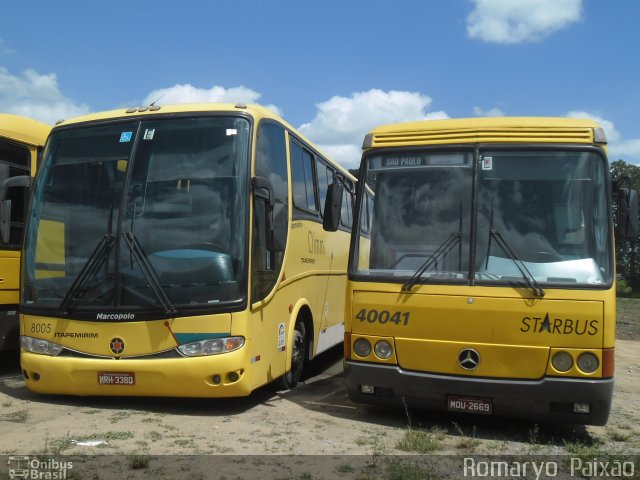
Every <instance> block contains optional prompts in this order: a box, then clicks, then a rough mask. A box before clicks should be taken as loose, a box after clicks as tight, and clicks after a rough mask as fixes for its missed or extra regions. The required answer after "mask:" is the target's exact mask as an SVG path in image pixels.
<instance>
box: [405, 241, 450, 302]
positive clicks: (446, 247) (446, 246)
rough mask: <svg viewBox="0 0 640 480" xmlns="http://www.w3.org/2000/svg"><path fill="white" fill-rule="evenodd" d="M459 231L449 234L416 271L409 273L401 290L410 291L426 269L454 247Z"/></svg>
mask: <svg viewBox="0 0 640 480" xmlns="http://www.w3.org/2000/svg"><path fill="white" fill-rule="evenodd" d="M460 238H461V235H460V232H455V233H452V234H451V235H449V237H448V238H447V239H446V240H445V241H444V242H443V243H442V244H441V245H440V246H439V247H438V248H436V251H435V252H433V253H432V254H431V256H430V257H429V258H427V259H426V260H425V262H424V263H423V264H422V265H421V266H420V268H418V270H416V272H415V273H414V274H413V275H411V278H409V280H407V281H406V282H404V284H403V285H402V291H403V292H410V291H411V289H412V288H413V286H414V285H415V284H416V282H417V281H418V279H419V278H420V277H421V276H422V274H423V273H424V272H426V271H427V269H428V268H429V267H430V266H431V265H433V264H434V263H436V262H437V261H438V260H439V259H440V258H442V257H444V256H445V255H447V254H448V253H449V251H451V249H452V248H453V247H455V246H456V245H457V244H458V243H460Z"/></svg>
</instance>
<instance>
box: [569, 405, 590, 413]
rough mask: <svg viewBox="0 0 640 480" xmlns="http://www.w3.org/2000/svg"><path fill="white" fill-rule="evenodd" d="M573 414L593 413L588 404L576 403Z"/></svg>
mask: <svg viewBox="0 0 640 480" xmlns="http://www.w3.org/2000/svg"><path fill="white" fill-rule="evenodd" d="M573 413H587V414H588V413H591V405H589V404H588V403H574V404H573Z"/></svg>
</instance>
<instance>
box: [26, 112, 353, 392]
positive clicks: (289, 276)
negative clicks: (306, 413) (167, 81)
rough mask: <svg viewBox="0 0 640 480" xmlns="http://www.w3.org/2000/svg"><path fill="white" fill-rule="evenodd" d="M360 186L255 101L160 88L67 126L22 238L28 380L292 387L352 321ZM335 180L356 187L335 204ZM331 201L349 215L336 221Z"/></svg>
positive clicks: (340, 186) (118, 388)
mask: <svg viewBox="0 0 640 480" xmlns="http://www.w3.org/2000/svg"><path fill="white" fill-rule="evenodd" d="M354 188H355V178H354V177H353V176H352V175H350V174H349V173H348V171H346V170H345V169H344V168H342V167H340V166H339V165H338V164H336V163H335V162H333V161H331V160H330V159H328V158H327V157H326V156H325V155H323V154H322V153H321V152H320V151H319V150H318V149H317V148H316V147H314V146H313V144H312V143H311V142H309V141H308V140H307V139H305V138H304V137H303V136H302V135H301V134H300V133H298V132H297V131H296V130H295V129H294V128H292V127H291V126H290V125H289V124H287V123H286V122H285V121H284V120H282V119H281V118H279V117H278V116H276V115H274V114H273V113H271V112H270V111H269V110H267V109H265V108H263V107H260V106H256V105H244V104H235V105H234V104H193V105H173V106H171V105H168V106H162V107H160V106H156V105H153V106H150V107H141V108H131V109H128V110H126V111H125V110H116V111H110V112H105V113H98V114H92V115H88V116H85V117H81V118H76V119H72V120H69V121H65V122H63V123H61V124H59V125H57V126H56V127H54V128H53V130H52V133H51V136H50V139H49V141H48V143H47V147H46V149H45V152H44V154H43V164H42V167H41V170H40V173H39V175H38V177H37V178H36V181H35V183H34V189H33V190H34V193H33V198H32V203H31V209H30V214H29V221H28V224H27V233H26V237H25V247H24V261H23V282H22V286H23V294H22V295H23V296H22V302H21V305H20V309H21V310H20V313H21V365H22V370H23V374H24V378H25V381H26V385H27V386H28V387H29V388H30V389H31V390H33V391H35V392H41V393H52V394H72V395H126V396H184V397H230V396H243V395H248V394H249V393H250V392H251V391H252V390H254V389H255V388H257V387H259V386H261V385H264V384H266V383H268V382H271V381H273V380H276V379H278V380H279V382H280V383H281V385H282V386H283V387H286V388H291V387H293V386H294V385H295V384H296V383H297V382H298V381H299V379H300V375H301V372H302V368H303V366H304V364H305V362H306V361H307V360H309V359H311V358H313V357H315V356H316V355H318V354H319V353H321V352H323V351H325V350H327V349H329V348H330V347H332V346H334V345H337V344H339V343H341V342H342V340H343V338H344V289H345V286H346V264H347V257H348V243H349V236H350V230H351V221H350V218H351V215H352V211H351V208H352V198H353V195H354ZM327 192H337V193H333V194H332V196H331V198H337V195H338V194H341V195H342V198H341V199H340V200H341V201H340V202H334V204H331V205H329V206H328V207H326V206H325V203H326V198H327ZM327 209H328V210H327ZM340 210H344V215H342V218H341V220H340V216H339V215H340ZM329 217H331V218H335V219H337V220H340V221H341V222H342V223H340V224H338V225H337V231H336V232H335V233H327V232H326V231H325V230H324V229H323V221H324V219H325V218H327V219H328V218H329Z"/></svg>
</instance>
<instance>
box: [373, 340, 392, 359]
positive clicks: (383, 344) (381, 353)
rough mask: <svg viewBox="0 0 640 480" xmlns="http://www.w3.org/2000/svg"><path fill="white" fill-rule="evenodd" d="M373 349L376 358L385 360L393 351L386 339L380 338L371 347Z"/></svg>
mask: <svg viewBox="0 0 640 480" xmlns="http://www.w3.org/2000/svg"><path fill="white" fill-rule="evenodd" d="M373 351H374V352H375V353H376V356H377V357H378V358H380V359H382V360H386V359H387V358H389V357H390V356H391V354H392V353H393V348H391V344H390V343H389V342H387V341H386V340H380V341H379V342H377V343H376V346H375V347H373Z"/></svg>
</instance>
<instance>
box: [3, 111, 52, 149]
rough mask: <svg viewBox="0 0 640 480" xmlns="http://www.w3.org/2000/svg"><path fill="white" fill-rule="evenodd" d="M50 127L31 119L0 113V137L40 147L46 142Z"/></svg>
mask: <svg viewBox="0 0 640 480" xmlns="http://www.w3.org/2000/svg"><path fill="white" fill-rule="evenodd" d="M50 131H51V127H50V126H49V125H45V124H44V123H41V122H38V121H37V120H33V119H32V118H27V117H21V116H19V115H10V114H8V113H0V137H3V138H8V139H9V140H13V141H15V142H19V143H25V144H28V145H33V146H36V147H41V146H42V145H44V143H45V142H46V141H47V137H48V136H49V132H50Z"/></svg>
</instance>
